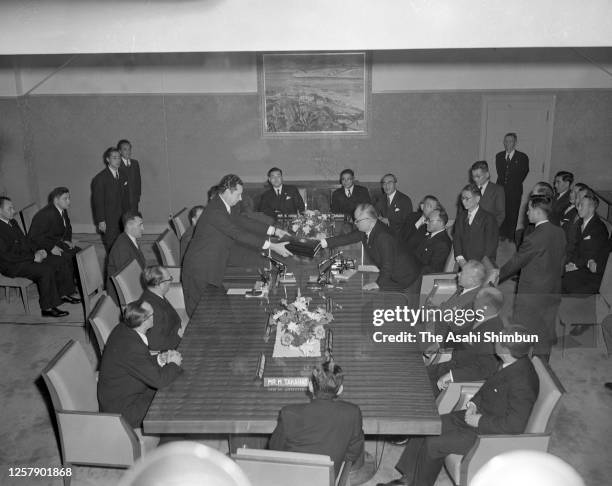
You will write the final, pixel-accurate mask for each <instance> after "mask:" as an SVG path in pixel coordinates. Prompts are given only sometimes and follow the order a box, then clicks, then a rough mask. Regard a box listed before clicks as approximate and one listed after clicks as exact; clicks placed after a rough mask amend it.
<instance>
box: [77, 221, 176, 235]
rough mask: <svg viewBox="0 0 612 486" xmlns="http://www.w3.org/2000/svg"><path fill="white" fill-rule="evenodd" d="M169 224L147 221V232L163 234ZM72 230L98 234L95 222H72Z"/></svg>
mask: <svg viewBox="0 0 612 486" xmlns="http://www.w3.org/2000/svg"><path fill="white" fill-rule="evenodd" d="M168 228H169V226H168V224H161V223H159V224H154V223H147V222H145V234H156V235H159V234H161V233H162V232H163V231H164V230H166V229H168ZM72 232H73V233H82V234H92V235H94V234H96V227H95V226H94V225H93V224H82V223H76V224H75V223H73V224H72Z"/></svg>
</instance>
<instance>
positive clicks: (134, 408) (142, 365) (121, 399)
mask: <svg viewBox="0 0 612 486" xmlns="http://www.w3.org/2000/svg"><path fill="white" fill-rule="evenodd" d="M154 318H155V316H154V314H153V308H152V307H151V305H149V304H148V303H147V302H142V303H140V302H132V303H130V304H128V306H127V307H126V309H125V313H124V318H123V321H122V322H120V323H119V324H118V325H117V326H115V328H114V329H113V330H112V331H111V333H110V335H109V336H108V341H107V342H106V346H105V347H104V353H103V354H102V361H101V363H100V373H99V376H98V402H99V404H100V411H101V412H106V413H120V414H121V415H122V416H123V418H124V419H125V420H126V421H127V422H128V424H130V425H131V426H132V427H134V428H137V427H142V421H143V420H144V417H145V415H146V414H147V410H148V409H149V406H150V405H151V402H152V401H153V397H154V396H155V391H156V390H158V389H160V388H164V387H166V386H168V385H169V384H170V383H172V382H173V381H174V380H175V379H176V377H177V376H178V375H179V374H180V372H181V371H182V369H181V367H180V366H181V362H182V357H181V354H180V353H179V352H178V351H174V350H171V351H166V352H165V353H159V354H157V355H156V356H152V355H151V353H150V352H149V347H148V340H147V336H146V332H147V331H148V330H149V329H151V327H153V325H154V322H155V321H154Z"/></svg>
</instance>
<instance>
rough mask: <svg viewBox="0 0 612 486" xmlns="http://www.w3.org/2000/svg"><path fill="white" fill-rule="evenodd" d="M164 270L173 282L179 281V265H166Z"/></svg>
mask: <svg viewBox="0 0 612 486" xmlns="http://www.w3.org/2000/svg"><path fill="white" fill-rule="evenodd" d="M166 270H168V273H169V274H170V276H171V277H172V278H173V279H174V281H175V282H180V281H181V267H166Z"/></svg>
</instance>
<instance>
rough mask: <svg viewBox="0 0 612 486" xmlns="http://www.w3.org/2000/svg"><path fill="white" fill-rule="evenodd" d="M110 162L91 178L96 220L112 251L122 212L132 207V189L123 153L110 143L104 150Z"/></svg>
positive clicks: (106, 246)
mask: <svg viewBox="0 0 612 486" xmlns="http://www.w3.org/2000/svg"><path fill="white" fill-rule="evenodd" d="M104 163H105V164H106V165H107V167H106V168H104V169H103V170H102V171H101V172H99V173H98V174H97V175H96V176H95V177H94V178H93V181H92V182H91V205H92V210H93V217H94V222H95V223H96V227H97V229H98V231H99V232H100V233H102V242H103V243H104V248H106V252H107V253H108V252H109V251H110V249H111V247H112V246H113V243H114V242H115V239H116V238H117V236H119V233H121V215H122V214H123V213H125V212H126V211H128V210H129V209H130V199H129V198H130V193H129V187H128V180H127V176H126V174H125V172H124V171H123V170H120V166H121V155H120V154H119V151H118V150H117V149H116V148H114V147H110V148H108V149H106V151H105V152H104Z"/></svg>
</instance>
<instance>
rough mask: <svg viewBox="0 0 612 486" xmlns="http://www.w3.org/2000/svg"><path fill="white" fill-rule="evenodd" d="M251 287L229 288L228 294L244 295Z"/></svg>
mask: <svg viewBox="0 0 612 486" xmlns="http://www.w3.org/2000/svg"><path fill="white" fill-rule="evenodd" d="M249 290H251V289H227V295H244V294H246V293H247V292H248V291H249Z"/></svg>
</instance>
